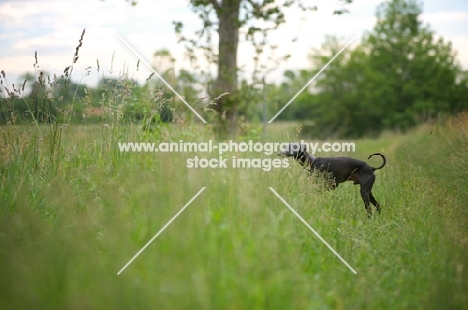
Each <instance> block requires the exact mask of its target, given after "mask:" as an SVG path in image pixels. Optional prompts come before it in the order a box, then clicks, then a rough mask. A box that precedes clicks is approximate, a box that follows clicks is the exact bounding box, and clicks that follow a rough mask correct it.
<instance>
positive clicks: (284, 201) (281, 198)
mask: <svg viewBox="0 0 468 310" xmlns="http://www.w3.org/2000/svg"><path fill="white" fill-rule="evenodd" d="M269 189H270V190H271V191H272V192H273V194H275V195H276V196H277V197H278V198H279V199H280V200H281V201H282V202H283V203H284V204H285V205H286V206H287V207H288V208H289V209H290V210H291V211H292V213H294V215H295V216H297V217H298V218H299V219H300V220H301V221H302V223H304V225H305V226H307V228H309V229H310V230H311V231H312V232H313V233H314V234H315V235H316V236H317V238H319V239H320V241H322V242H323V243H324V244H325V245H326V246H327V247H328V248H329V249H330V251H332V252H333V254H335V255H336V257H338V258H339V259H340V260H341V261H342V262H343V264H345V265H346V267H348V268H349V269H350V270H351V271H352V272H353V273H354V274H357V272H356V270H354V269H353V267H351V266H350V265H349V264H348V263H347V262H346V261H345V260H344V259H343V258H342V257H341V256H340V254H338V253H337V252H336V251H335V250H334V249H333V248H332V247H331V246H330V245H329V244H328V243H327V242H326V241H325V240H324V239H323V238H322V237H321V236H320V235H319V234H318V233H317V232H316V231H315V230H314V229H313V228H312V227H311V226H310V225H309V224H308V223H307V222H306V221H305V220H304V219H303V218H302V217H301V216H300V215H299V213H297V212H296V210H294V209H293V208H292V207H291V206H290V205H289V204H288V203H287V202H286V200H284V199H283V197H281V196H280V195H279V194H278V193H277V192H276V191H275V190H274V189H273V188H272V187H269Z"/></svg>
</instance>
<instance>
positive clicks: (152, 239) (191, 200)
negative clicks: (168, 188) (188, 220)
mask: <svg viewBox="0 0 468 310" xmlns="http://www.w3.org/2000/svg"><path fill="white" fill-rule="evenodd" d="M205 188H206V187H203V188H202V189H201V190H200V191H199V192H198V193H197V194H196V195H195V196H193V198H192V199H190V201H189V202H187V204H186V205H185V206H184V207H183V208H182V209H180V211H179V212H177V214H176V215H174V216H173V217H172V218H171V220H170V221H169V222H167V224H166V225H164V227H163V228H161V230H159V231H158V233H157V234H156V235H154V237H153V238H151V240H150V241H148V243H147V244H145V246H144V247H143V248H142V249H141V250H140V251H138V253H136V254H135V256H133V258H132V259H131V260H130V261H129V262H128V263H127V264H126V265H125V266H123V268H122V269H120V271H119V272H117V275H120V274H121V273H122V271H124V270H125V268H127V267H128V265H130V264H131V263H132V262H133V261H134V260H135V258H137V257H138V255H140V254H141V252H143V251H144V250H145V249H146V247H148V245H150V243H151V242H153V241H154V239H156V238H157V237H158V236H159V235H160V234H161V233H162V232H163V231H164V229H166V228H167V226H169V225H170V224H171V223H172V221H173V220H175V219H176V217H178V216H179V214H181V213H182V212H183V211H184V210H185V208H187V207H188V206H189V205H190V204H191V203H192V202H193V201H194V200H195V198H197V197H198V195H200V194H201V192H203V191H204V190H205Z"/></svg>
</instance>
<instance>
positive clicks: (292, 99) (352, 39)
mask: <svg viewBox="0 0 468 310" xmlns="http://www.w3.org/2000/svg"><path fill="white" fill-rule="evenodd" d="M354 39H356V37H355V36H354V37H352V38H351V40H349V42H348V43H346V45H345V46H343V47H342V48H341V50H340V51H339V52H338V53H336V55H335V56H333V58H332V59H330V61H329V62H328V63H327V64H326V65H325V66H323V68H322V69H320V71H319V72H317V74H316V75H314V77H313V78H311V79H310V81H309V82H307V84H305V85H304V87H302V88H301V90H300V91H298V92H297V94H295V95H294V97H292V98H291V100H289V102H288V103H286V104H285V105H284V107H283V108H282V109H281V110H279V112H278V113H276V115H275V116H273V117H272V119H271V120H270V121H269V122H268V124H270V123H271V122H273V121H274V120H275V118H277V117H278V115H280V114H281V112H283V111H284V109H286V108H287V107H288V105H290V104H291V102H293V101H294V99H296V98H297V96H299V95H300V94H301V93H302V92H303V91H304V89H306V88H307V87H308V86H309V85H310V84H311V83H312V82H313V81H314V80H315V79H316V78H317V77H318V76H319V75H320V73H322V72H323V70H325V69H326V68H327V67H328V66H329V65H330V64H331V63H332V62H333V60H335V58H336V57H338V55H340V54H341V52H343V51H344V50H345V49H346V48H347V47H348V45H350V44H351V42H353V41H354Z"/></svg>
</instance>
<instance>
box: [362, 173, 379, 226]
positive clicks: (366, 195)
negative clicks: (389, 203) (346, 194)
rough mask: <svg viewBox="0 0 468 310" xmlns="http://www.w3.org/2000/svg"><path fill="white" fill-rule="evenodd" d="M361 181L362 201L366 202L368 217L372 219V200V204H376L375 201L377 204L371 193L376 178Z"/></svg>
mask: <svg viewBox="0 0 468 310" xmlns="http://www.w3.org/2000/svg"><path fill="white" fill-rule="evenodd" d="M359 181H360V182H361V197H362V200H363V201H364V207H365V208H366V211H367V216H368V217H369V218H370V217H371V216H372V210H371V207H370V202H371V200H372V204H374V201H375V202H377V201H376V200H375V198H374V197H373V196H372V193H371V190H372V186H373V185H374V181H375V176H371V177H369V178H367V179H365V180H362V178H361V179H360V180H359ZM371 197H372V198H371Z"/></svg>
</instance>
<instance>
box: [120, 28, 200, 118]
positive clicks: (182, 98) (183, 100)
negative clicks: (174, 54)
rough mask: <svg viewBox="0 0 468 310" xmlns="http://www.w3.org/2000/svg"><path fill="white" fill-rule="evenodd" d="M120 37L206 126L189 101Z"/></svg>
mask: <svg viewBox="0 0 468 310" xmlns="http://www.w3.org/2000/svg"><path fill="white" fill-rule="evenodd" d="M118 37H119V39H120V41H122V42H123V43H124V44H125V45H126V46H127V47H128V48H129V49H130V50H131V51H132V52H133V54H135V55H136V56H137V57H138V59H139V60H140V61H141V62H142V63H143V64H145V66H147V67H148V69H150V70H151V72H152V73H154V74H155V75H156V76H157V77H158V78H159V79H160V80H161V81H162V82H163V83H164V84H165V85H166V86H167V87H168V88H169V89H170V90H172V92H173V93H174V94H175V95H176V96H177V97H179V99H180V100H182V102H183V103H185V105H186V106H187V107H188V108H189V109H190V110H192V112H193V113H195V115H196V116H198V118H199V119H201V121H202V122H203V123H205V124H206V121H205V120H204V119H203V117H201V116H200V114H198V113H197V111H195V109H194V108H192V107H191V106H190V104H188V103H187V101H185V99H184V97H182V96H181V95H179V93H178V92H177V91H176V90H175V89H174V88H172V86H171V85H170V84H169V83H168V82H166V80H165V79H163V77H162V76H161V75H159V73H157V72H156V70H154V69H153V67H151V66H150V65H149V63H147V62H146V61H145V60H144V59H143V58H142V57H141V56H140V54H138V53H137V52H136V51H135V50H134V49H133V48H132V47H131V46H130V44H128V43H127V41H125V39H124V38H122V37H121V36H120V35H119V36H118Z"/></svg>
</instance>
